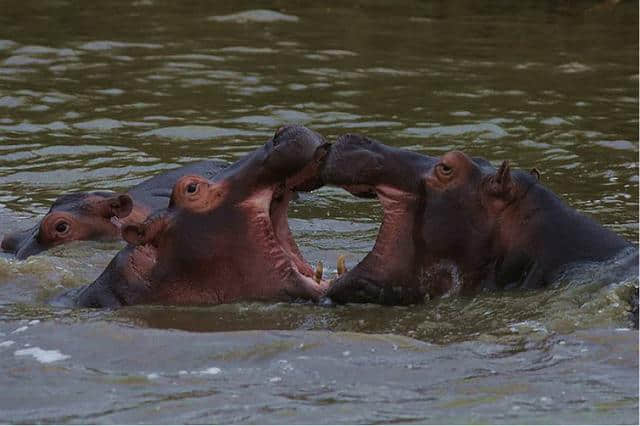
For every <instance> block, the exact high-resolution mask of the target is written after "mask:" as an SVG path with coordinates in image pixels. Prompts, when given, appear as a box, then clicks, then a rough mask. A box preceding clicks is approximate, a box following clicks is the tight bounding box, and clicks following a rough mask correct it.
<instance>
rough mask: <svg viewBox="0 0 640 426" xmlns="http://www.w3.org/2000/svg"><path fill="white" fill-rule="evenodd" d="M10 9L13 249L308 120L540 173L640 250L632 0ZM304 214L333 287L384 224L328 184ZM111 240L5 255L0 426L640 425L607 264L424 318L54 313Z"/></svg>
mask: <svg viewBox="0 0 640 426" xmlns="http://www.w3.org/2000/svg"><path fill="white" fill-rule="evenodd" d="M262 9H269V10H272V11H278V12H279V14H274V13H271V12H265V11H264V10H262ZM0 10H1V11H2V13H0V24H1V25H0V232H2V233H4V232H5V231H8V230H14V229H18V228H26V227H27V226H30V225H32V224H33V223H35V221H36V220H37V218H38V217H39V216H41V215H42V214H44V213H45V212H46V210H47V209H48V207H49V205H50V204H51V202H52V200H53V199H55V198H56V197H57V196H59V195H60V194H63V193H66V192H70V191H78V190H96V189H112V190H121V189H125V188H127V187H129V186H131V185H134V184H135V183H138V182H140V181H142V180H144V179H146V178H148V177H150V176H153V175H154V174H156V173H158V172H159V171H162V170H166V169H169V168H172V167H177V166H178V165H180V164H184V163H186V162H189V161H193V160H197V159H203V158H212V157H216V158H222V159H226V160H229V161H233V160H235V159H237V158H239V157H240V156H241V155H242V154H244V153H246V152H248V151H250V150H252V149H254V148H255V147H257V146H259V145H260V144H262V143H263V142H264V141H265V140H266V139H267V138H268V137H269V136H270V135H271V134H272V133H273V132H274V131H275V129H276V128H277V127H278V126H279V125H280V124H282V123H286V122H294V123H300V124H305V125H307V126H309V127H311V128H313V129H314V130H317V131H319V132H321V133H323V134H324V135H325V136H326V137H327V138H328V139H331V138H334V137H336V136H337V135H339V134H342V133H345V132H361V133H366V134H367V135H369V136H371V137H374V138H377V139H379V140H382V141H384V142H385V143H388V144H391V145H394V146H397V147H403V148H407V149H411V150H415V151H417V152H421V153H426V154H430V155H439V154H441V153H444V152H446V151H448V150H451V149H461V150H464V151H465V152H467V153H469V154H471V155H481V156H484V157H486V158H487V159H489V160H490V161H492V162H493V163H494V164H499V163H500V162H501V161H502V160H503V159H509V160H510V161H511V163H512V164H514V165H515V166H516V167H522V168H525V169H529V168H532V167H537V168H538V169H539V170H541V172H542V180H543V182H544V183H545V184H546V185H548V186H549V187H550V188H552V189H553V190H554V191H556V192H557V193H558V194H559V195H561V196H562V197H563V198H564V199H565V200H567V202H568V203H569V204H570V205H572V206H573V207H575V208H577V209H578V210H580V211H582V212H585V213H588V214H590V215H592V216H593V217H595V218H596V219H597V220H598V221H600V222H601V223H602V224H603V225H605V226H606V227H608V228H610V229H613V230H614V231H616V232H618V233H619V234H621V235H623V236H624V237H625V238H627V239H629V240H632V241H637V240H638V67H637V64H638V53H637V52H638V39H637V29H638V6H637V3H634V2H622V3H620V4H616V5H612V4H611V3H607V2H584V3H580V4H577V5H576V4H573V3H565V2H546V3H540V2H518V3H511V2H504V3H495V2H487V3H477V2H474V3H472V4H471V3H466V2H458V1H454V2H435V3H422V2H406V3H402V2H401V3H398V2H394V3H393V5H388V4H386V2H378V1H374V0H371V1H366V2H361V3H358V4H357V5H350V6H349V7H346V6H343V5H340V4H338V3H335V4H334V3H319V4H318V5H314V6H306V7H303V6H299V5H293V4H288V3H287V4H285V3H280V2H273V3H269V2H268V3H260V5H259V6H257V5H256V4H253V3H251V2H234V3H233V5H231V4H229V5H225V4H209V2H203V3H189V4H188V5H182V4H175V2H161V1H145V0H142V1H133V2H124V1H122V2H120V1H113V2H108V3H105V4H91V5H82V7H79V6H78V5H77V4H75V3H71V2H65V1H58V2H45V1H41V0H34V1H29V2H16V1H8V2H4V3H3V4H2V6H1V9H0ZM242 12H246V13H242ZM290 216H291V220H290V226H291V227H292V229H293V232H294V234H295V237H296V240H297V242H298V244H299V245H300V248H301V250H302V252H303V254H304V255H305V257H306V258H307V259H308V260H310V261H311V262H312V263H315V261H317V260H322V261H323V263H324V264H325V270H330V269H332V266H333V265H335V262H336V258H337V257H338V256H339V255H340V254H346V255H347V264H348V265H354V264H355V263H357V262H358V260H360V259H361V258H362V256H364V254H365V253H366V252H367V251H368V250H369V249H370V248H371V247H372V244H373V241H374V239H375V236H376V234H377V229H378V225H379V223H380V219H381V209H380V207H379V206H378V205H377V202H376V201H371V200H358V199H354V198H353V197H351V196H350V195H349V194H347V193H346V192H344V191H342V190H338V189H334V188H322V189H320V190H318V191H316V192H314V193H312V194H310V195H308V196H304V197H302V198H301V199H300V200H299V201H298V202H296V203H295V204H293V205H292V206H291V209H290ZM121 246H122V245H121V244H120V243H109V244H102V243H91V242H88V243H75V244H71V245H69V246H64V247H58V248H56V249H54V250H51V251H50V252H48V253H47V254H45V255H42V256H35V257H32V258H30V259H28V260H26V261H23V262H18V261H15V260H14V259H12V258H11V256H7V255H5V254H0V360H2V361H1V363H0V370H1V373H0V376H1V377H3V378H2V379H0V383H1V384H2V388H3V389H11V392H10V393H6V392H5V393H3V396H2V397H0V422H11V423H15V422H35V423H39V422H43V423H52V422H58V423H86V422H97V423H107V422H120V423H122V422H126V423H147V422H156V423H158V422H160V423H165V422H173V423H181V422H209V423H211V422H216V423H220V422H227V423H228V422H245V423H254V422H260V423H305V422H306V423H309V422H313V423H348V422H355V423H362V422H367V423H375V422H385V423H391V422H440V423H442V422H445V423H449V422H455V423H468V422H484V423H550V422H552V423H612V422H613V423H637V422H638V381H637V374H638V332H637V331H634V330H629V329H628V326H629V322H628V315H627V310H628V309H629V305H628V295H629V294H630V292H631V291H632V290H633V286H634V285H636V286H637V282H635V280H634V279H626V280H625V279H623V280H622V281H620V282H615V283H611V282H610V281H607V274H606V270H607V268H608V266H607V265H600V266H599V267H598V268H596V269H588V268H587V267H586V266H585V274H584V275H585V276H587V277H589V278H587V279H584V278H583V279H582V280H581V281H580V282H576V281H569V280H565V281H563V282H561V283H559V285H558V286H557V287H556V288H552V289H546V290H542V291H536V292H527V293H504V294H501V293H486V294H481V295H478V296H477V297H474V298H447V299H442V300H439V301H430V302H428V303H427V304H425V305H422V306H411V307H380V306H375V305H362V306H350V305H348V306H342V307H335V308H327V307H322V306H314V305H310V304H282V303H277V304H256V303H242V304H233V305H223V306H215V307H145V306H138V307H131V308H127V309H122V310H119V311H90V310H76V311H68V310H62V311H60V310H54V309H51V308H50V307H48V306H47V305H46V300H47V299H48V298H50V297H52V296H53V295H55V294H57V293H59V292H60V291H62V290H64V289H66V288H71V287H76V286H79V285H83V284H86V283H88V282H91V281H92V280H93V279H94V278H95V277H96V276H97V275H98V274H99V273H100V272H101V271H102V270H103V268H104V267H105V266H106V264H107V263H108V262H109V260H110V259H111V258H112V257H113V255H114V254H115V253H116V252H117V251H118V249H119V248H120V247H121ZM48 361H49V362H48ZM59 389H64V392H60V391H59Z"/></svg>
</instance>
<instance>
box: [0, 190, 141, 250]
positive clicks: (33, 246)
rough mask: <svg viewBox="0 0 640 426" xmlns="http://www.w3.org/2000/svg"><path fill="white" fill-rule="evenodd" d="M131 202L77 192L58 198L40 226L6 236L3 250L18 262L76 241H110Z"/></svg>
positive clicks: (114, 195)
mask: <svg viewBox="0 0 640 426" xmlns="http://www.w3.org/2000/svg"><path fill="white" fill-rule="evenodd" d="M132 206H133V201H132V200H131V197H129V195H126V194H117V193H113V192H79V193H73V194H67V195H63V196H62V197H59V198H58V199H57V200H56V201H55V202H54V203H53V205H52V206H51V209H50V210H49V212H48V213H47V214H46V215H45V216H44V217H43V218H42V220H40V222H39V223H38V224H37V225H35V226H34V227H32V228H30V229H25V230H23V231H17V232H14V233H11V234H8V235H5V237H4V239H3V240H2V249H3V250H4V251H7V252H10V253H14V254H15V255H16V257H17V258H18V259H26V258H27V257H29V256H31V255H34V254H38V253H40V252H42V251H44V250H48V249H50V248H51V247H54V246H57V245H60V244H64V243H68V242H71V241H78V240H100V239H113V238H117V237H118V236H119V228H118V222H117V221H116V220H114V219H116V218H122V217H125V216H127V215H129V213H130V212H131V209H132Z"/></svg>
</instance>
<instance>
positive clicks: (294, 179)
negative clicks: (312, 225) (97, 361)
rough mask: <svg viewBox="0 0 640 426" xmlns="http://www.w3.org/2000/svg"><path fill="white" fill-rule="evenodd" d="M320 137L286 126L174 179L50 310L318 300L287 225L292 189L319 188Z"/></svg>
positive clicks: (316, 281) (320, 285)
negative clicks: (215, 168) (89, 277)
mask: <svg viewBox="0 0 640 426" xmlns="http://www.w3.org/2000/svg"><path fill="white" fill-rule="evenodd" d="M328 146H329V145H328V144H327V143H326V142H325V140H324V138H323V137H322V136H320V135H319V134H317V133H315V132H313V131H311V130H309V129H307V128H305V127H302V126H283V127H281V128H280V129H278V130H277V131H276V133H275V135H274V136H273V137H272V138H271V139H270V140H269V141H268V142H266V143H265V144H264V145H263V146H262V147H260V148H258V149H257V150H255V151H254V152H252V153H250V154H248V155H246V156H245V157H244V158H242V159H240V160H239V161H237V162H236V163H234V164H233V165H231V166H229V167H227V168H225V169H224V170H222V171H221V172H220V173H219V174H218V175H216V176H214V177H213V178H212V179H206V178H205V177H202V176H198V175H187V176H183V177H182V178H180V179H179V180H178V181H177V182H176V184H175V186H174V188H173V192H172V195H171V200H170V202H169V206H168V207H167V208H165V209H163V210H159V211H157V212H155V213H154V214H152V215H151V216H150V217H149V218H147V219H146V220H145V221H144V222H142V223H137V224H128V225H126V226H124V227H123V230H122V234H123V237H124V239H125V240H126V241H127V242H128V243H129V245H128V246H127V247H125V248H124V249H123V250H121V251H120V252H119V253H118V254H117V255H116V256H115V257H114V259H113V260H112V261H111V263H109V265H108V266H107V267H106V269H105V270H104V272H103V273H102V274H101V275H100V276H99V277H98V278H97V279H96V280H95V281H94V282H93V283H91V284H89V285H86V286H84V287H80V288H78V289H72V290H71V291H69V292H67V293H64V294H63V295H61V296H60V297H58V298H56V299H55V300H54V301H53V304H54V305H56V306H75V307H91V308H117V307H121V306H126V305H133V304H191V305H193V304H219V303H229V302H235V301H239V300H262V301H289V300H295V299H305V300H319V298H320V297H321V296H322V295H323V294H324V293H325V291H326V289H327V286H328V284H327V282H326V281H324V280H323V279H322V278H321V277H318V276H317V275H318V274H317V273H316V272H315V271H314V269H313V268H312V267H311V266H310V265H309V264H308V263H307V262H306V261H305V260H304V259H303V258H302V255H301V254H300V251H299V249H298V247H297V245H296V243H295V241H294V240H293V237H292V235H291V231H290V229H289V226H288V222H287V207H288V205H289V202H290V201H291V199H292V198H293V196H294V194H295V191H311V190H313V189H315V188H317V187H319V186H321V182H320V178H319V170H320V168H321V166H322V162H323V159H324V157H325V154H326V152H327V150H328Z"/></svg>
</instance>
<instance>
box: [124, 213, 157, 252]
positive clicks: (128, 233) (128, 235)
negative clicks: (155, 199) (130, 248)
mask: <svg viewBox="0 0 640 426" xmlns="http://www.w3.org/2000/svg"><path fill="white" fill-rule="evenodd" d="M166 227H167V218H166V217H165V216H164V214H163V212H159V213H158V214H157V215H155V216H153V217H150V218H148V219H147V220H145V221H144V222H143V223H132V224H128V225H125V226H123V227H122V230H121V231H120V232H121V233H122V239H124V240H125V241H126V242H128V243H129V244H131V245H134V246H140V245H144V244H151V245H156V244H157V242H158V237H159V236H160V234H162V232H163V231H164V230H165V229H166Z"/></svg>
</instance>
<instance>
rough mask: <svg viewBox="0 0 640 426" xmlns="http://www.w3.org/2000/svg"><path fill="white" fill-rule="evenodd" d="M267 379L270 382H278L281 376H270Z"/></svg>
mask: <svg viewBox="0 0 640 426" xmlns="http://www.w3.org/2000/svg"><path fill="white" fill-rule="evenodd" d="M269 381H270V382H271V383H278V382H280V381H282V377H272V378H270V379H269Z"/></svg>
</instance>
